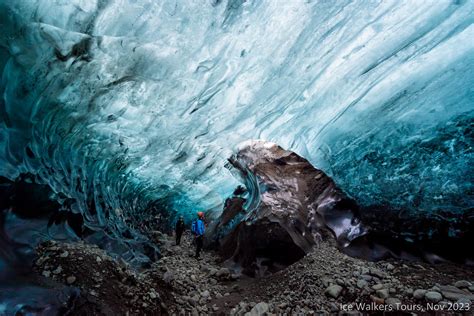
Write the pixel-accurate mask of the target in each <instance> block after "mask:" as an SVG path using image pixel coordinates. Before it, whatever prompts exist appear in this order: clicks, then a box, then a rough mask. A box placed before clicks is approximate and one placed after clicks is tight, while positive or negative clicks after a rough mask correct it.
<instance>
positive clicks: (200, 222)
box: [191, 212, 206, 259]
mask: <svg viewBox="0 0 474 316" xmlns="http://www.w3.org/2000/svg"><path fill="white" fill-rule="evenodd" d="M197 215H198V218H197V219H195V220H194V221H193V225H192V228H191V230H192V232H193V234H194V238H195V241H196V259H199V255H200V253H201V249H202V245H203V243H204V232H205V230H206V227H205V226H204V213H203V212H198V213H197Z"/></svg>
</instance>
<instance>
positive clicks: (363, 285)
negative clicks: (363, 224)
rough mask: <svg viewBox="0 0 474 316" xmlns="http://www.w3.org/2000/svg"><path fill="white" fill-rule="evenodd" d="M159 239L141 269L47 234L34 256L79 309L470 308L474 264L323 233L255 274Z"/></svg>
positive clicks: (230, 311)
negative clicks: (372, 255)
mask: <svg viewBox="0 0 474 316" xmlns="http://www.w3.org/2000/svg"><path fill="white" fill-rule="evenodd" d="M159 239H160V240H159V243H160V244H161V249H163V257H162V258H161V259H160V260H159V261H158V262H156V263H154V264H153V265H152V267H151V268H149V269H146V270H144V271H141V272H135V271H134V270H133V269H131V268H130V267H129V266H127V264H125V263H123V262H121V263H120V262H119V261H117V260H114V259H112V258H111V257H109V256H108V255H106V254H105V253H104V251H102V250H100V249H99V248H97V247H94V246H91V245H87V244H84V243H69V244H68V243H57V242H48V243H44V244H42V245H41V246H39V247H38V255H39V256H38V259H37V261H36V265H35V266H36V269H37V271H38V272H39V273H40V274H41V275H42V276H43V277H44V278H45V280H50V281H51V279H52V280H53V281H55V282H58V283H62V284H64V285H66V286H73V287H77V288H78V289H79V290H80V293H81V295H79V296H78V297H77V298H75V300H74V302H73V304H72V305H73V307H72V310H73V312H72V314H74V315H158V314H178V315H189V314H191V315H198V314H200V315H211V314H212V315H229V314H230V315H244V314H247V313H249V314H248V315H261V314H265V313H267V314H270V315H271V314H274V315H280V314H287V315H292V314H309V315H311V314H321V313H323V314H337V313H339V314H351V315H354V314H355V315H357V314H358V313H357V312H356V311H354V310H356V309H358V310H359V311H361V310H362V311H363V312H364V313H366V312H367V311H368V309H370V311H371V312H377V311H379V312H380V311H381V310H383V309H386V310H393V311H396V310H398V311H397V312H398V313H399V312H407V314H409V312H415V313H416V314H420V315H422V314H433V313H434V311H433V310H430V309H438V310H441V309H444V312H441V311H438V314H439V315H443V314H446V315H451V314H454V313H455V312H459V313H461V312H462V313H465V314H474V313H473V310H472V309H471V305H470V304H471V303H472V302H474V283H473V281H474V270H473V269H470V268H466V267H463V266H457V265H453V264H441V265H436V266H433V265H429V264H425V263H419V262H416V263H415V262H402V261H390V262H388V261H381V262H377V263H373V262H366V261H362V260H359V259H355V258H351V257H348V256H346V255H345V254H343V253H341V252H340V251H338V250H337V249H336V248H335V247H334V246H333V245H332V244H330V243H329V242H322V243H321V244H320V245H319V247H318V248H317V249H315V251H314V252H312V253H310V254H308V255H307V256H305V257H304V258H303V259H301V260H300V261H298V262H296V263H294V264H292V265H291V266H289V267H288V268H286V269H284V270H281V271H280V272H277V273H274V274H272V275H268V276H265V277H262V278H249V277H245V276H239V275H238V274H237V273H235V272H233V271H232V270H231V269H229V268H228V267H226V265H225V263H221V262H220V261H221V260H220V258H219V257H218V256H217V255H216V254H215V253H213V252H208V251H205V252H203V254H202V257H201V259H200V260H196V259H195V258H194V257H193V246H192V244H191V238H190V237H189V236H188V235H185V236H184V240H183V242H182V245H181V246H175V245H174V241H173V239H172V238H171V237H167V236H161V237H160V238H159ZM431 303H432V304H431ZM356 304H359V305H356ZM364 304H365V305H364ZM350 310H352V311H350Z"/></svg>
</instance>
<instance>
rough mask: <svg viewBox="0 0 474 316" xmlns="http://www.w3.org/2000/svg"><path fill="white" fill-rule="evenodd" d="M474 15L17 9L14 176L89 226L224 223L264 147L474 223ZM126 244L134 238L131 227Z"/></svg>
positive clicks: (5, 19) (472, 11)
mask: <svg viewBox="0 0 474 316" xmlns="http://www.w3.org/2000/svg"><path fill="white" fill-rule="evenodd" d="M473 21H474V2H473V1H354V2H353V1H342V0H341V1H335V2H334V1H309V0H307V1H299V0H295V1H243V0H228V1H220V0H212V1H175V0H170V1H147V0H129V1H125V0H87V1H85V0H68V1H63V0H38V1H33V0H2V1H1V3H0V27H1V30H2V31H1V33H0V71H3V75H2V82H1V86H0V91H1V93H2V98H1V100H0V102H1V103H0V130H1V132H0V175H2V176H6V177H8V178H15V177H16V176H17V175H18V174H19V173H21V172H31V173H34V174H36V175H37V176H38V177H39V178H40V179H41V180H42V181H43V182H45V183H48V184H49V185H50V186H51V187H52V188H53V190H54V191H55V192H56V193H57V194H58V196H57V198H58V200H59V201H62V200H65V199H66V198H72V199H74V200H75V203H73V205H72V208H73V210H74V211H75V212H82V213H84V214H85V216H86V219H87V220H88V225H89V226H90V227H104V226H108V227H110V228H112V229H111V230H112V231H114V230H116V228H121V225H122V224H121V222H122V221H118V220H117V219H120V218H123V217H126V218H140V217H141V214H142V213H143V212H144V210H145V209H150V208H149V203H150V202H151V201H157V200H159V201H161V202H162V203H163V204H165V205H166V207H167V208H168V209H170V210H175V211H176V212H179V213H185V214H188V213H189V214H191V213H192V212H193V211H194V210H196V209H198V208H201V209H202V208H204V209H213V208H214V209H216V210H219V209H221V207H222V203H223V200H224V199H225V197H226V196H228V195H229V194H230V193H231V192H232V191H233V189H234V188H235V187H236V185H237V183H238V181H237V180H236V179H235V178H234V177H233V176H232V175H231V173H230V172H229V171H228V170H227V169H225V168H224V165H225V162H226V159H227V158H228V157H229V156H230V155H231V154H232V152H233V151H234V150H235V148H236V146H237V145H238V144H239V143H241V142H242V141H246V140H248V139H265V140H267V141H272V142H275V143H277V144H279V145H281V146H282V147H284V148H286V149H289V150H293V151H295V152H297V153H298V154H300V155H301V156H303V157H305V158H307V159H308V160H309V161H311V162H312V163H313V164H314V165H315V166H316V167H317V168H320V169H323V170H324V171H325V172H326V173H328V174H329V175H331V176H333V177H334V179H335V180H336V182H337V183H338V185H339V186H340V187H342V188H343V189H344V190H345V191H346V192H347V193H349V194H350V195H352V196H353V197H355V198H356V199H357V200H358V201H359V202H360V203H362V204H365V205H369V204H388V205H391V206H393V207H394V208H400V209H405V210H408V211H410V212H416V213H418V214H422V216H425V215H429V214H431V213H435V212H436V211H437V210H438V209H445V210H446V209H449V210H452V211H454V212H463V211H465V210H466V209H468V208H470V207H472V205H473V196H472V172H471V166H472V165H473V162H474V161H473V153H472V145H473V144H472V143H473V137H472V125H473V110H474V90H473V87H474V40H473V39H474V26H473ZM119 230H120V229H119Z"/></svg>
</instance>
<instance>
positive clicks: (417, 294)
mask: <svg viewBox="0 0 474 316" xmlns="http://www.w3.org/2000/svg"><path fill="white" fill-rule="evenodd" d="M426 292H428V291H426V290H422V289H418V290H415V291H414V292H413V298H415V299H416V300H421V299H422V298H424V297H425V294H426Z"/></svg>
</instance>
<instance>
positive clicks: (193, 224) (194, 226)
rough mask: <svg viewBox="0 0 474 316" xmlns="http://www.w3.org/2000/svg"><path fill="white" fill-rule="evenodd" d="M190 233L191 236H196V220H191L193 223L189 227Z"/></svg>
mask: <svg viewBox="0 0 474 316" xmlns="http://www.w3.org/2000/svg"><path fill="white" fill-rule="evenodd" d="M191 232H192V233H193V234H196V233H197V220H193V223H192V225H191Z"/></svg>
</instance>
